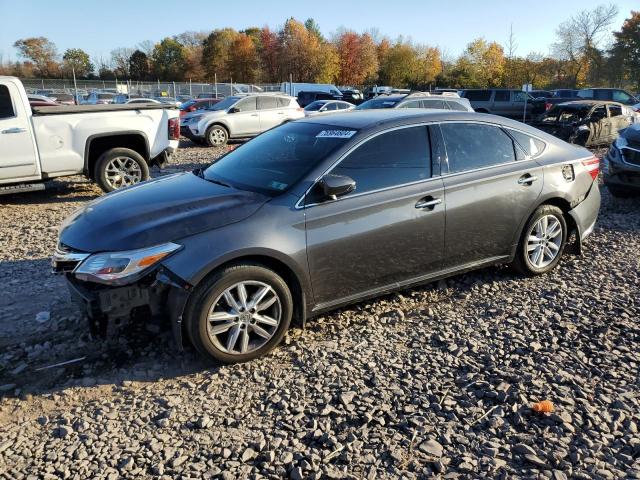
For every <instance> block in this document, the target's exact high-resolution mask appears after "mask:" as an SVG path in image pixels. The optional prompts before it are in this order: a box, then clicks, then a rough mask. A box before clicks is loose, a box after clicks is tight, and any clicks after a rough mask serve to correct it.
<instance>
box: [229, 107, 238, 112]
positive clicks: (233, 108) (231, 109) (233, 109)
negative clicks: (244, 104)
mask: <svg viewBox="0 0 640 480" xmlns="http://www.w3.org/2000/svg"><path fill="white" fill-rule="evenodd" d="M239 111H240V109H239V108H238V107H231V108H230V109H229V113H238V112H239Z"/></svg>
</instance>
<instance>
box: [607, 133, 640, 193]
mask: <svg viewBox="0 0 640 480" xmlns="http://www.w3.org/2000/svg"><path fill="white" fill-rule="evenodd" d="M602 173H603V177H604V184H605V185H606V186H607V188H608V189H609V192H611V194H612V195H614V196H616V197H629V196H637V195H640V124H638V123H636V124H634V125H631V126H630V127H629V128H626V129H625V130H623V131H621V132H620V136H619V137H618V139H617V140H616V141H615V142H613V143H612V144H611V148H609V152H607V156H606V157H605V161H604V165H603V168H602Z"/></svg>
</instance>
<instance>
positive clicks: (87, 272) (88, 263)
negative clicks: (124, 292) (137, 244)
mask: <svg viewBox="0 0 640 480" xmlns="http://www.w3.org/2000/svg"><path fill="white" fill-rule="evenodd" d="M179 248H181V245H177V244H175V243H165V244H163V245H157V246H155V247H148V248H141V249H138V250H130V251H127V252H105V253H95V254H93V255H91V256H90V257H89V258H87V259H86V260H85V261H84V262H82V263H81V264H80V266H79V267H78V268H76V270H75V272H74V273H75V276H76V278H78V279H79V280H85V281H93V282H99V283H107V284H110V283H115V284H121V283H125V282H124V281H123V280H127V279H130V278H131V277H134V276H136V275H137V274H139V273H141V272H143V271H144V270H146V269H148V268H150V267H152V266H153V265H156V264H158V262H160V260H162V259H163V258H165V257H167V256H168V255H170V254H172V253H173V252H175V251H176V250H178V249H179Z"/></svg>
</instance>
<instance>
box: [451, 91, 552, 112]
mask: <svg viewBox="0 0 640 480" xmlns="http://www.w3.org/2000/svg"><path fill="white" fill-rule="evenodd" d="M461 96H462V97H464V98H466V99H468V100H469V102H470V103H471V106H472V107H473V109H474V110H475V111H476V112H478V113H491V114H493V115H500V116H502V117H508V118H513V119H516V120H522V119H523V118H524V113H525V104H526V118H527V119H531V118H533V116H534V115H535V114H538V113H542V112H543V111H544V103H545V102H544V101H541V100H535V99H534V98H533V97H532V96H531V95H529V94H528V93H526V92H523V91H520V90H509V89H505V88H490V89H466V90H463V91H462V94H461Z"/></svg>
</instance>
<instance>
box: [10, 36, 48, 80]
mask: <svg viewBox="0 0 640 480" xmlns="http://www.w3.org/2000/svg"><path fill="white" fill-rule="evenodd" d="M13 46H14V47H15V48H17V49H18V51H19V52H20V55H21V56H22V57H24V58H27V59H29V60H31V61H32V62H33V63H34V65H35V71H36V73H37V74H38V75H40V76H42V77H51V76H53V75H55V74H56V73H57V72H58V63H57V56H58V53H57V50H56V46H55V44H54V43H53V42H51V41H49V40H48V39H47V38H45V37H31V38H23V39H20V40H17V41H16V42H15V43H14V44H13Z"/></svg>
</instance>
